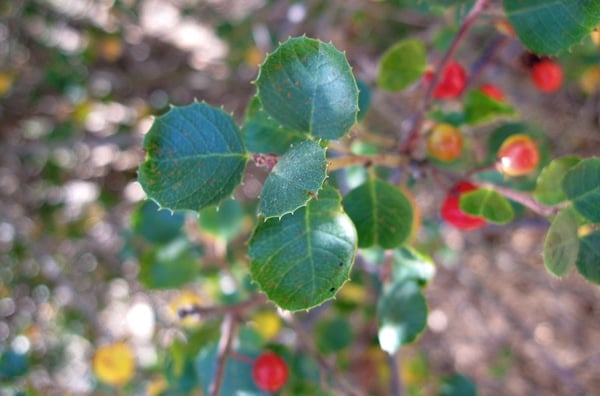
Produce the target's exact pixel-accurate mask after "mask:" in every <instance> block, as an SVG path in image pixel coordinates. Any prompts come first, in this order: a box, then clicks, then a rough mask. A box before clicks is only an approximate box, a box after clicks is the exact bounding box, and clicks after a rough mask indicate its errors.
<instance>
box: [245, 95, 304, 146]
mask: <svg viewBox="0 0 600 396" xmlns="http://www.w3.org/2000/svg"><path fill="white" fill-rule="evenodd" d="M242 136H243V138H244V142H245V143H246V147H247V148H248V151H251V152H254V153H275V154H283V153H285V152H286V151H287V150H288V149H289V148H290V146H291V145H292V144H294V143H299V142H302V141H304V140H306V138H307V135H306V133H302V132H299V131H295V130H293V129H289V128H285V127H284V126H282V125H281V124H280V123H279V122H277V121H276V120H275V119H273V118H272V117H270V116H269V115H268V114H267V113H266V112H265V111H264V110H263V109H262V108H261V107H260V101H259V99H258V97H257V96H254V97H253V98H252V100H251V101H250V103H249V104H248V109H247V110H246V122H245V123H244V128H243V129H242Z"/></svg>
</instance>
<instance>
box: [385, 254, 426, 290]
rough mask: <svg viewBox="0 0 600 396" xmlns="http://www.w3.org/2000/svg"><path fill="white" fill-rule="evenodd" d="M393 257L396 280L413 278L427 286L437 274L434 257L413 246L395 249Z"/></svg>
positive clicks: (394, 277) (393, 274)
mask: <svg viewBox="0 0 600 396" xmlns="http://www.w3.org/2000/svg"><path fill="white" fill-rule="evenodd" d="M392 257H393V260H392V271H393V272H392V276H393V279H394V280H397V281H404V280H413V281H416V282H417V283H418V284H419V285H421V286H426V285H427V284H428V283H429V281H430V280H431V279H432V278H433V276H434V275H435V264H434V263H433V259H432V258H431V257H429V256H428V255H427V254H425V253H422V252H419V251H418V250H416V249H415V248H413V247H410V246H403V247H401V248H399V249H395V250H394V254H393V256H392Z"/></svg>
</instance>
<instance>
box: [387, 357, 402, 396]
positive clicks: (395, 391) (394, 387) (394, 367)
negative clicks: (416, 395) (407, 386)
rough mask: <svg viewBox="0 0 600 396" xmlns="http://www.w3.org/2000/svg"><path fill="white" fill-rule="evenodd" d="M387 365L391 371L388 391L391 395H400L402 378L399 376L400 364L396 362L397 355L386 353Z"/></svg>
mask: <svg viewBox="0 0 600 396" xmlns="http://www.w3.org/2000/svg"><path fill="white" fill-rule="evenodd" d="M386 356H387V361H388V365H389V366H390V371H391V378H390V381H391V384H390V391H391V395H392V396H402V393H403V392H402V379H401V378H400V366H399V364H398V356H396V355H395V354H394V355H390V354H387V353H386Z"/></svg>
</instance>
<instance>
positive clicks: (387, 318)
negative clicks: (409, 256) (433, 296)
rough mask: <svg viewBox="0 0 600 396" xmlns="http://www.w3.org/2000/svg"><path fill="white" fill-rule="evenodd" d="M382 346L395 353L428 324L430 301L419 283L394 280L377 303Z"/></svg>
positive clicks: (380, 344) (379, 334)
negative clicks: (428, 305)
mask: <svg viewBox="0 0 600 396" xmlns="http://www.w3.org/2000/svg"><path fill="white" fill-rule="evenodd" d="M377 319H378V322H379V332H378V337H379V346H380V347H381V349H383V350H384V351H386V352H387V353H389V354H394V353H396V352H397V351H398V349H400V347H401V346H402V345H405V344H409V343H411V342H413V341H415V340H416V338H417V337H418V336H419V334H420V333H421V332H422V331H423V330H424V329H425V325H426V324H427V302H426V300H425V296H424V295H423V292H422V291H421V288H420V287H419V285H418V284H417V282H416V281H413V280H410V279H399V280H394V281H393V282H392V283H391V284H390V285H387V286H386V287H385V288H384V289H383V293H382V294H381V296H380V297H379V301H378V303H377Z"/></svg>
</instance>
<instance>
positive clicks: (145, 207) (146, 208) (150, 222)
mask: <svg viewBox="0 0 600 396" xmlns="http://www.w3.org/2000/svg"><path fill="white" fill-rule="evenodd" d="M184 220H185V215H184V214H183V213H181V212H177V213H172V212H170V211H168V210H159V207H158V205H157V204H156V202H154V201H151V200H146V201H143V202H141V203H140V204H139V205H138V207H137V208H136V209H135V210H134V211H133V213H132V214H131V226H132V228H133V230H134V231H135V232H136V233H137V234H139V235H141V236H142V237H143V238H144V239H146V240H147V241H148V242H151V243H156V244H160V243H166V242H170V241H172V240H173V239H175V238H176V237H178V236H180V235H181V229H182V227H183V222H184Z"/></svg>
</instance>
